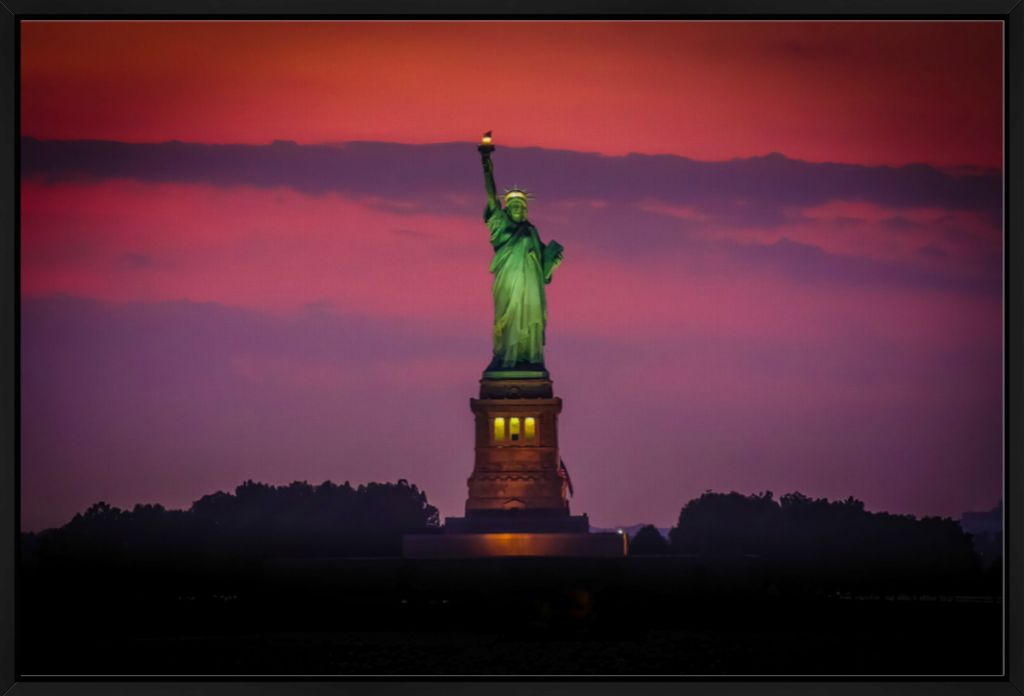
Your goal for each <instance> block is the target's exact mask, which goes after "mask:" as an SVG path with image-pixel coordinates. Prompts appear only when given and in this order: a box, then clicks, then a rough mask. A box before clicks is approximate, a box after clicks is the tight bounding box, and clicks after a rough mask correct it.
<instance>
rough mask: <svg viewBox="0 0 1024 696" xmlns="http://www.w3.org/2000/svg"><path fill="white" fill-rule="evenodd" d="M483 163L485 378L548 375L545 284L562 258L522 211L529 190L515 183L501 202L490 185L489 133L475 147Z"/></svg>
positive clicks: (553, 243) (555, 244) (559, 250)
mask: <svg viewBox="0 0 1024 696" xmlns="http://www.w3.org/2000/svg"><path fill="white" fill-rule="evenodd" d="M478 149H479V150H480V155H481V158H482V160H483V166H484V186H485V187H486V189H487V208H486V209H485V210H484V221H485V222H486V223H487V228H488V229H489V230H490V232H491V246H492V247H493V248H494V258H493V259H492V260H491V267H490V271H491V273H492V274H493V275H494V284H493V286H492V295H493V296H494V357H493V359H492V360H491V363H490V365H488V366H487V369H486V370H485V371H484V377H485V378H492V379H502V378H506V379H509V378H511V379H515V378H535V377H542V378H546V377H547V376H548V373H547V370H546V369H545V368H544V338H545V329H546V327H547V318H548V316H547V302H546V299H545V296H544V286H545V285H547V284H548V283H550V282H551V276H552V274H553V273H554V271H555V269H556V268H558V266H559V265H560V264H561V263H562V261H563V260H564V258H565V255H564V251H563V248H562V245H561V244H559V243H558V242H556V241H554V240H551V241H550V242H549V243H548V244H544V243H543V242H541V241H540V235H539V234H538V233H537V228H536V227H534V226H533V225H532V224H530V221H529V220H528V219H527V217H526V214H527V210H528V206H529V198H530V196H529V194H528V193H527V192H526V191H525V190H522V189H520V188H518V187H515V188H512V189H510V190H508V191H506V192H505V195H504V202H505V205H504V207H502V205H501V203H500V202H499V200H498V194H497V189H496V188H495V186H494V163H493V162H492V161H491V153H492V152H493V151H494V145H492V144H491V134H490V132H488V133H487V134H486V135H484V138H483V141H482V143H481V145H480V147H479V148H478Z"/></svg>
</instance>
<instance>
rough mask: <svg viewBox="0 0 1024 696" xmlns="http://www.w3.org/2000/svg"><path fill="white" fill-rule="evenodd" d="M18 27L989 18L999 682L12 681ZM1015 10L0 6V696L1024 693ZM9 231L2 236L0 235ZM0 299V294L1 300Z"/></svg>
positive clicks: (642, 1) (785, 1) (922, 3)
mask: <svg viewBox="0 0 1024 696" xmlns="http://www.w3.org/2000/svg"><path fill="white" fill-rule="evenodd" d="M25 19H107V20H111V19H302V20H315V19H439V20H440V19H522V20H529V19H653V20H657V19H744V20H771V19H786V20H794V19H822V20H825V19H860V20H870V19H879V20H898V19H917V20H927V19H998V20H1002V21H1003V23H1004V56H1005V65H1004V69H1005V89H1006V92H1005V101H1004V106H1005V110H1004V128H1005V133H1004V135H1005V142H1004V147H1005V160H1004V172H1003V173H1004V187H1005V189H1004V204H1005V218H1004V242H1005V243H1004V287H1005V296H1004V366H1005V369H1004V378H1005V392H1004V393H1005V397H1004V425H1005V428H1004V438H1005V448H1004V467H1005V471H1004V482H1005V486H1004V496H1005V497H1004V510H1005V511H1006V513H1005V525H1004V531H1003V539H1004V550H1005V553H1004V583H1005V584H1004V587H1005V588H1006V594H1005V603H1004V607H1003V608H1004V612H1005V619H1006V623H1005V626H1006V632H1005V641H1004V648H1005V665H1006V673H1005V675H1004V676H1003V677H998V678H987V679H983V680H980V679H979V680H976V679H970V678H958V679H948V678H947V679H941V680H939V679H935V680H928V679H920V678H893V679H889V680H883V679H878V678H863V677H860V678H858V677H850V678H848V679H843V678H817V677H810V678H793V677H772V678H765V679H750V678H742V679H737V678H732V679H730V678H729V677H722V678H721V679H714V680H709V679H707V678H686V677H655V678H651V677H643V678H639V677H621V678H614V679H612V678H601V680H600V681H595V680H593V679H588V678H571V679H567V678H562V679H552V680H548V681H538V680H536V678H529V679H523V678H516V677H507V678H497V677H464V678H459V679H449V678H445V677H439V678H437V679H430V680H422V679H414V678H411V677H400V676H395V677H390V678H380V679H375V680H373V681H365V680H363V681H356V680H353V679H352V678H345V677H324V678H317V679H316V680H303V681H295V680H292V679H290V678H264V679H261V680H260V681H258V682H256V681H239V680H235V679H229V678H215V679H214V678H210V679H185V678H175V679H153V678H147V679H132V680H123V681H111V680H108V679H96V678H93V679H48V680H43V679H31V680H29V679H19V673H18V671H17V664H18V659H17V648H18V645H17V641H16V633H15V629H16V626H17V616H16V605H15V599H14V598H15V593H16V591H17V578H16V573H15V559H16V554H17V549H18V539H19V504H18V491H19V488H20V486H19V476H18V462H19V459H20V449H19V445H20V443H19V437H18V436H19V432H20V414H19V404H20V393H19V376H20V363H19V360H20V355H19V343H18V340H19V323H18V322H19V304H20V300H19V298H20V277H19V273H20V267H19V253H18V229H19V227H18V223H19V200H18V171H19V170H18V151H19V142H20V139H19V133H20V128H19V113H18V110H17V109H18V103H19V102H18V88H19V79H18V77H19V76H18V73H17V70H18V55H19V33H18V31H19V23H20V22H21V21H22V20H25ZM1022 44H1024V0H861V1H855V0H830V1H829V2H827V3H825V2H823V1H822V0H818V1H817V2H812V1H809V0H724V1H719V2H715V1H714V0H688V1H685V2H676V3H671V2H667V1H666V0H633V1H632V2H627V1H623V0H614V1H609V0H589V1H588V0H549V1H548V2H541V1H539V0H520V2H517V3H512V2H509V1H508V0H502V1H501V2H497V3H493V4H491V5H490V6H486V7H485V6H484V4H483V3H482V2H480V0H456V1H454V2H447V3H445V4H444V5H443V6H442V7H438V6H437V4H434V3H431V2H430V1H429V0H382V1H381V2H374V1H373V0H358V1H346V2H344V3H338V4H335V3H331V2H325V1H323V0H298V1H297V2H293V3H288V2H286V1H285V0H181V1H179V2H170V1H168V0H152V1H151V2H147V3H145V4H143V3H142V2H137V1H136V2H130V1H126V0H42V1H35V2H29V1H25V0H0V94H2V95H3V97H4V98H3V99H2V100H0V161H2V162H6V163H7V166H4V167H0V220H7V221H8V225H0V230H4V232H2V233H0V259H4V260H5V262H4V263H0V286H2V287H7V288H8V290H7V291H6V292H4V293H2V294H0V327H2V331H3V340H2V341H0V366H2V369H0V404H2V405H0V409H2V412H3V413H2V415H3V416H4V418H3V425H2V429H0V448H2V451H4V452H5V453H6V454H7V456H4V457H2V458H0V694H17V695H19V696H20V695H23V694H31V695H40V696H41V695H44V694H46V695H49V694H85V695H90V694H105V695H106V694H109V695H111V696H119V695H120V694H161V695H162V694H172V693H174V694H177V693H183V694H195V695H199V694H203V695H205V694H218V695H219V694H253V695H255V696H263V695H270V694H298V695H304V694H321V693H331V692H343V693H346V694H370V693H372V694H383V693H413V692H415V693H417V694H442V693H443V694H469V693H479V692H480V691H482V690H485V689H486V690H487V691H488V692H489V694H493V696H504V695H506V694H524V693H529V694H537V695H547V694H551V695H552V696H553V695H554V694H558V695H560V696H561V695H563V694H587V695H588V696H604V695H605V694H608V695H610V694H618V693H621V692H622V690H623V687H624V685H625V684H626V683H628V684H629V685H630V691H631V692H634V693H637V694H651V695H654V694H659V695H660V694H676V693H683V692H685V693H686V694H695V695H703V694H709V695H714V696H726V695H728V696H732V695H733V694H764V695H766V696H775V695H780V696H781V695H782V694H794V695H796V696H805V695H806V696H811V695H814V696H817V695H818V694H822V695H823V694H834V695H836V696H853V695H855V694H857V695H859V694H874V693H883V694H935V695H937V696H939V695H941V696H960V695H964V696H967V695H971V696H974V695H976V694H978V695H990V694H991V695H999V696H1002V695H1003V694H1007V695H1009V694H1024V574H1022V564H1024V547H1021V544H1020V540H1021V539H1024V526H1022V523H1024V501H1022V495H1024V471H1022V463H1024V441H1022V430H1024V428H1022V425H1024V423H1022V414H1024V409H1022V404H1024V372H1022V369H1021V368H1022V363H1024V254H1022V252H1024V238H1022V235H1024V229H1022V225H1021V220H1022V213H1024V210H1022V206H1024V173H1022V165H1024V141H1022V127H1024V52H1022ZM8 229H9V230H10V233H7V232H6V231H5V230H8ZM6 293H10V295H9V296H7V294H6Z"/></svg>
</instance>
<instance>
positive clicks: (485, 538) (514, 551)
mask: <svg viewBox="0 0 1024 696" xmlns="http://www.w3.org/2000/svg"><path fill="white" fill-rule="evenodd" d="M626 552H627V540H626V535H625V534H615V533H609V532H602V533H599V534H572V533H555V534H525V533H491V534H407V535H406V536H404V537H402V556H404V557H405V558H489V557H490V558H493V557H497V556H521V557H531V556H532V557H537V556H562V557H566V556H574V557H577V558H581V557H582V558H621V557H623V556H625V555H626Z"/></svg>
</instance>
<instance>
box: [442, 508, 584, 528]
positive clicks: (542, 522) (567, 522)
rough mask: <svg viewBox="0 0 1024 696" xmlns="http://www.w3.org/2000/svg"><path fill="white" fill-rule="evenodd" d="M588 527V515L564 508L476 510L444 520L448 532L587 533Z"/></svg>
mask: <svg viewBox="0 0 1024 696" xmlns="http://www.w3.org/2000/svg"><path fill="white" fill-rule="evenodd" d="M589 531H590V520H589V519H588V518H587V516H586V515H570V514H569V513H568V511H562V510H474V511H472V512H471V513H469V514H467V515H466V516H465V517H446V518H445V520H444V533H445V534H487V533H491V532H495V533H507V532H522V533H527V534H553V533H568V534H586V533H588V532H589Z"/></svg>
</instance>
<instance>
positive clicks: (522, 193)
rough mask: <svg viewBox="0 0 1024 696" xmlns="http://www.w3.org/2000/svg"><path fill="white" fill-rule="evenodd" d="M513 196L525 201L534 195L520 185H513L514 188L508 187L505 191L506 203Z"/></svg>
mask: <svg viewBox="0 0 1024 696" xmlns="http://www.w3.org/2000/svg"><path fill="white" fill-rule="evenodd" d="M513 198H518V199H520V200H522V201H523V202H524V203H525V202H529V200H530V199H531V198H533V196H532V195H530V192H529V191H527V190H526V189H521V188H519V187H518V186H513V187H512V188H510V189H507V190H506V191H505V203H508V202H509V201H511V200H512V199H513Z"/></svg>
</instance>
